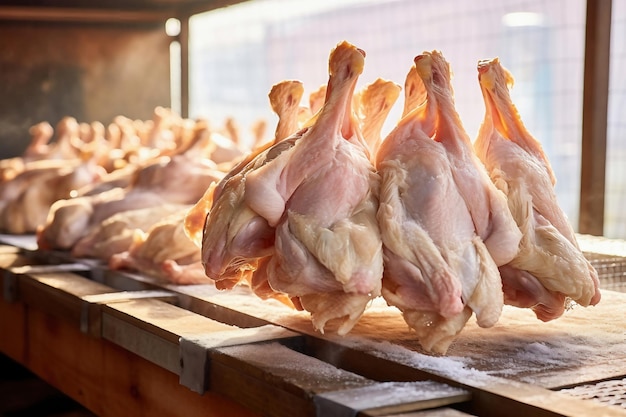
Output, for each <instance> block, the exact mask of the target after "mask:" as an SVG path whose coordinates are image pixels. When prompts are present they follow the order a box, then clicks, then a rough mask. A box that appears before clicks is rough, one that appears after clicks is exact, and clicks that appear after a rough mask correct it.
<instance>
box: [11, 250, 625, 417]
mask: <svg viewBox="0 0 626 417" xmlns="http://www.w3.org/2000/svg"><path fill="white" fill-rule="evenodd" d="M0 259H1V261H0V280H1V281H2V287H4V286H5V285H4V284H5V283H6V282H8V281H7V280H14V281H15V282H14V284H16V286H17V288H18V290H19V291H18V292H17V296H16V299H15V300H7V298H6V297H5V298H4V299H3V301H2V302H0V324H1V327H0V331H2V334H11V335H12V336H15V337H11V338H3V339H2V342H0V350H2V351H3V352H5V353H6V354H8V355H9V356H11V357H14V358H16V360H18V361H19V362H20V363H23V364H25V365H26V366H28V367H29V368H31V369H32V370H33V371H34V372H36V373H38V374H40V375H42V377H43V378H44V379H46V380H48V381H49V382H51V383H52V384H53V385H55V386H59V385H60V388H61V389H62V390H63V391H65V392H68V393H69V394H70V395H71V396H72V397H73V398H75V399H77V400H78V401H79V402H81V403H83V404H85V405H87V406H88V407H89V408H90V409H92V410H94V412H96V413H98V414H101V411H102V410H98V409H97V407H98V406H97V405H96V403H97V400H98V399H97V398H95V395H96V394H94V393H93V392H92V390H98V389H100V388H102V387H101V386H99V385H98V383H97V382H96V381H97V380H98V379H101V378H103V377H104V378H107V377H109V376H108V375H109V374H110V373H112V372H117V373H123V374H126V378H127V379H133V378H138V376H137V375H135V374H133V373H132V372H133V369H134V368H133V367H132V366H130V367H129V366H127V365H128V364H127V362H133V361H136V360H139V361H141V362H142V363H144V362H145V363H146V364H147V365H146V366H148V367H149V368H150V367H153V366H155V367H156V368H157V369H159V371H160V372H165V374H164V375H168V377H167V378H168V381H165V380H163V378H164V376H163V375H162V376H161V377H160V378H161V379H160V380H152V379H151V380H149V381H146V382H143V383H145V384H148V385H150V386H151V384H155V385H154V386H153V388H152V389H154V390H155V391H158V390H159V389H161V388H158V387H160V386H168V387H169V386H170V384H174V385H176V386H177V387H178V389H182V390H184V392H186V394H185V396H189V395H190V394H194V393H193V391H192V390H191V389H189V388H187V387H191V388H192V389H196V390H199V391H200V392H203V390H205V389H208V393H207V394H205V395H210V396H216V395H217V396H218V398H222V397H220V396H219V395H223V396H224V397H230V398H231V399H233V400H235V401H238V402H242V403H243V404H245V405H246V407H247V408H249V409H252V411H253V412H259V413H265V414H266V415H276V416H288V415H294V414H293V412H296V411H297V414H298V415H305V416H306V415H311V416H314V415H322V414H319V413H320V407H321V406H320V404H321V403H319V401H318V402H317V403H316V402H315V398H321V397H320V396H321V395H323V394H324V393H331V394H332V393H333V392H335V391H340V390H341V389H345V388H350V386H351V385H350V384H351V382H350V381H351V378H353V377H352V375H354V378H356V379H355V380H354V381H356V382H354V381H353V382H354V384H355V385H354V388H355V389H360V388H362V387H374V386H376V384H378V383H381V382H385V381H389V382H395V383H404V382H407V383H412V382H416V381H430V382H431V383H435V384H443V386H447V387H451V388H456V389H458V388H461V389H463V390H465V392H467V393H468V395H469V396H468V397H462V398H460V399H457V400H458V401H461V402H463V407H464V410H466V411H468V412H471V413H474V414H478V415H498V412H499V411H501V410H502V409H504V408H506V409H511V410H512V411H511V412H510V413H509V414H510V415H511V416H516V415H519V416H522V415H531V414H532V415H546V416H562V415H571V416H575V415H607V416H612V415H615V416H619V415H622V416H623V415H626V411H624V410H622V409H620V408H618V407H608V406H606V405H604V404H601V403H598V402H594V401H586V400H581V399H577V398H573V397H570V396H567V395H565V394H560V393H555V392H552V391H550V390H549V389H547V388H558V387H561V386H569V385H576V384H579V383H582V382H589V381H595V380H598V379H605V378H613V377H615V376H623V375H626V318H625V317H624V314H623V305H626V294H621V293H615V292H611V291H603V300H602V302H601V303H600V304H599V305H598V306H596V307H593V308H582V307H576V308H573V309H571V310H569V311H567V312H566V313H565V315H564V316H563V317H562V318H560V319H558V320H555V321H553V322H550V323H542V322H540V321H538V320H537V319H536V318H535V317H534V315H533V314H532V312H531V311H529V310H522V309H515V308H508V307H507V308H505V310H504V313H503V316H502V318H501V320H500V322H499V323H498V324H497V325H496V326H494V327H493V328H491V329H481V328H479V327H477V326H476V325H475V324H474V323H473V322H470V323H468V325H467V326H466V328H465V329H464V330H463V332H462V333H461V334H460V335H459V337H458V338H457V340H456V341H455V342H454V343H453V344H452V346H451V348H450V350H449V352H448V355H447V356H433V355H428V354H425V352H423V351H422V350H421V348H420V347H419V344H418V343H417V341H416V340H415V338H414V335H413V333H412V332H411V331H409V330H408V328H407V326H406V324H405V323H404V321H403V319H402V317H401V316H400V314H399V312H398V311H397V310H396V309H394V308H390V307H388V306H386V305H385V303H384V302H383V301H382V300H377V301H375V302H374V303H372V305H371V306H370V307H369V308H368V310H367V311H366V313H365V314H364V316H363V318H362V319H361V320H360V322H359V323H358V324H357V325H356V326H355V328H354V329H353V331H352V332H351V333H350V334H349V335H348V336H345V337H339V336H336V335H334V334H333V332H332V330H333V329H332V328H328V329H327V330H328V331H327V333H326V334H325V335H321V334H320V333H319V332H317V331H315V330H314V329H313V328H312V326H311V322H310V319H309V317H308V314H307V313H305V312H297V311H294V310H292V309H290V308H288V307H286V306H285V305H283V304H282V303H279V302H276V301H263V300H261V299H259V298H257V297H256V296H254V295H252V294H251V293H250V292H249V291H248V290H246V289H244V288H238V289H236V290H233V291H218V290H216V289H215V288H214V287H213V286H211V285H196V286H174V285H166V284H163V283H160V282H158V281H155V280H152V279H150V278H146V277H141V278H138V279H135V278H133V276H130V275H127V274H121V273H117V272H113V271H97V270H95V269H94V271H92V272H93V275H94V276H96V277H98V279H100V280H101V282H95V281H92V280H90V279H88V278H85V277H83V276H80V275H78V274H74V273H72V272H66V271H58V270H52V271H49V272H47V273H46V272H45V268H33V269H31V272H28V268H24V267H23V265H22V264H23V262H24V260H22V259H20V255H19V254H17V255H16V254H15V253H12V252H10V251H8V253H5V254H2V255H0ZM94 268H95V267H94ZM7 271H9V274H7V273H6V272H7ZM15 272H17V273H15ZM81 273H82V272H81ZM129 288H130V290H129ZM145 296H147V297H148V298H143V297H145ZM85 305H86V306H87V307H88V308H87V309H85ZM63 306H65V307H63ZM67 306H69V308H68V307H67ZM62 307H63V308H66V309H67V312H66V313H59V312H60V311H63V308H62ZM85 311H88V312H89V320H88V321H87V325H85V317H84V314H85ZM94 317H96V318H97V320H95V319H94ZM33 318H36V319H33ZM607 318H610V320H609V319H607ZM77 321H78V323H77ZM94 323H95V324H94ZM57 328H63V329H65V330H63V334H61V333H59V334H56V335H55V336H51V335H50V334H47V333H50V332H57V330H54V329H57ZM51 329H52V330H51ZM265 329H269V330H267V331H266V330H265ZM285 329H287V330H285ZM70 330H71V331H70ZM81 330H82V331H81ZM41 334H47V336H46V337H53V338H54V339H55V342H54V343H52V344H51V343H48V344H47V346H46V348H50V349H54V350H55V352H54V355H56V356H59V359H56V358H52V361H49V360H45V361H42V360H41V357H40V356H37V357H36V354H35V353H34V351H33V344H35V346H38V345H39V344H42V345H45V342H44V340H45V337H44V336H42V335H41ZM58 339H64V341H61V340H58ZM263 341H269V342H270V343H269V344H268V343H263V344H261V345H260V344H259V342H263ZM183 342H185V343H183ZM79 345H80V346H81V347H80V349H81V352H83V351H85V352H89V353H85V354H84V355H83V353H78V354H75V355H71V354H69V355H68V354H67V352H56V350H57V349H63V350H69V351H73V350H75V349H76V346H79ZM83 345H85V346H86V347H84V346H83ZM231 345H235V346H234V347H230V346H231ZM185 346H187V348H185ZM39 348H41V347H39ZM109 348H115V350H116V351H119V352H118V353H117V354H119V355H122V353H123V356H126V355H127V356H128V359H127V362H125V361H124V360H120V361H119V363H118V362H117V361H111V362H107V363H106V364H104V363H103V360H104V359H103V356H104V354H103V353H102V350H104V349H106V350H107V352H108V350H109ZM41 349H44V348H41ZM185 349H187V350H185ZM278 350H280V352H278ZM42 351H43V350H42ZM42 351H38V353H37V354H39V353H41V352H42ZM33 355H34V356H33ZM183 359H184V360H183ZM190 360H191V362H190ZM93 361H95V363H92V362H93ZM83 362H85V363H83ZM87 362H89V363H87ZM183 362H186V363H187V365H189V363H191V364H192V366H195V367H197V369H199V372H195V373H193V372H192V373H191V374H190V373H189V372H188V371H189V368H187V370H186V371H187V372H185V368H184V366H183ZM307 364H309V365H307ZM311 364H313V365H311ZM96 365H97V366H96ZM93 367H97V369H92V368H93ZM331 370H332V371H331ZM98 372H102V373H104V374H103V375H98ZM129 372H131V374H130V375H128V373H129ZM142 372H143V371H142ZM150 372H156V371H150ZM143 376H144V375H143V374H142V375H141V377H142V378H143ZM76 378H78V379H79V380H80V381H79V382H78V383H77V384H75V385H73V384H70V383H68V382H67V380H68V379H70V380H71V379H76ZM120 378H121V377H120ZM169 378H171V379H173V381H174V382H173V383H172V382H171V381H170V380H169ZM142 381H143V380H142ZM126 383H127V384H128V382H126ZM64 384H68V385H67V386H64ZM79 386H80V387H81V388H77V387H79ZM106 388H107V389H109V387H106ZM116 388H119V387H117V386H116V387H111V389H113V390H114V389H116ZM168 389H169V388H168ZM125 395H128V393H125ZM176 395H177V396H178V395H182V394H179V393H177V394H176ZM332 395H335V394H332ZM332 395H331V397H332ZM92 396H94V398H92ZM120 396H122V394H120ZM140 397H141V396H140ZM202 397H204V396H202ZM142 398H143V397H142ZM186 398H188V399H189V398H196V397H186ZM337 398H341V395H338V397H337ZM444 398H446V396H445V395H444V396H443V397H442V398H439V399H436V402H435V404H436V406H439V407H440V406H445V404H446V402H445V401H446V400H445V399H444ZM470 398H471V399H470ZM457 400H455V401H457ZM129 401H137V399H136V398H134V397H133V396H132V395H131V396H130V399H129ZM161 401H163V400H162V399H161ZM193 401H197V400H193ZM176 402H178V398H177V399H176ZM90 404H91V405H90ZM350 404H354V403H351V402H349V401H348V402H347V404H342V403H337V404H335V403H332V402H331V405H332V406H333V407H335V408H334V409H333V410H335V411H337V410H344V411H345V410H349V411H350V412H354V413H359V415H362V416H367V415H384V414H385V413H386V412H387V410H386V409H384V408H383V409H380V410H378V411H376V410H375V408H374V409H372V408H371V407H370V408H369V409H361V410H354V409H352V408H350V407H352V405H350ZM135 406H136V405H131V406H130V407H131V408H132V407H135ZM403 407H405V408H403ZM94 408H96V409H94ZM357 408H358V407H357ZM418 409H419V406H417V405H416V403H415V402H412V401H408V400H407V401H406V402H404V403H402V404H400V408H394V409H393V412H405V413H413V412H414V411H416V410H418ZM165 410H166V411H165V413H164V414H154V415H168V414H167V410H168V408H167V407H165ZM294 410H295V411H294ZM537 410H541V413H539V414H537ZM153 411H154V412H155V413H156V408H155V409H154V410H153ZM247 412H250V411H249V410H248V411H247ZM529 413H530V414H529ZM109 415H114V414H109ZM339 415H341V414H339Z"/></svg>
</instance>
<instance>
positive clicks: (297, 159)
mask: <svg viewBox="0 0 626 417" xmlns="http://www.w3.org/2000/svg"><path fill="white" fill-rule="evenodd" d="M363 65H364V53H363V51H361V50H359V49H358V48H356V47H355V46H353V45H351V44H349V43H347V42H342V43H340V44H339V45H337V47H336V48H335V49H334V50H333V51H332V53H331V56H330V60H329V72H330V78H329V82H328V88H327V95H326V101H325V103H324V106H323V107H322V109H321V110H320V112H319V115H318V117H317V119H316V121H315V123H314V124H313V125H312V126H311V127H310V128H309V129H308V130H307V131H306V132H305V133H304V134H303V135H302V137H300V138H299V139H298V140H297V141H296V143H295V145H293V147H291V148H290V149H288V150H286V151H284V152H282V153H281V154H280V155H278V156H277V157H276V158H274V159H273V160H272V161H270V162H268V163H266V164H264V165H263V166H261V167H260V168H258V169H256V170H254V171H252V172H250V173H249V174H248V175H247V180H246V193H245V196H244V198H245V202H246V203H247V204H248V205H249V207H250V208H251V209H252V210H253V211H254V212H255V213H257V214H258V215H260V216H261V217H262V218H263V219H264V220H265V221H266V222H267V225H268V226H269V227H270V228H272V229H275V242H274V243H275V245H274V253H273V254H272V256H271V258H270V259H269V260H268V264H267V266H266V267H265V268H266V271H265V273H266V274H267V279H268V281H269V284H270V286H271V288H272V289H273V290H275V291H279V292H283V293H285V294H288V295H289V296H290V297H291V298H293V299H295V302H296V303H299V304H300V305H301V306H302V307H303V308H304V309H305V310H307V311H309V312H310V313H311V319H312V322H313V325H314V326H315V327H316V328H317V329H319V330H320V331H323V330H324V328H325V326H326V325H327V323H328V322H334V323H333V324H337V325H338V330H337V332H338V333H339V334H345V333H347V332H348V331H350V329H351V328H352V327H353V325H354V324H355V322H356V321H357V320H358V319H359V317H360V316H361V314H362V313H363V311H364V310H365V307H366V306H367V304H368V303H369V301H370V300H371V299H372V298H374V297H376V296H378V295H379V294H380V287H381V277H382V268H383V265H382V242H381V238H380V232H379V230H378V223H377V221H376V210H377V208H378V199H377V196H378V186H379V178H378V175H377V174H376V172H375V170H374V168H373V166H372V164H371V162H370V161H369V153H368V150H367V146H366V144H365V141H364V139H363V137H362V135H361V132H360V130H359V126H358V123H357V121H356V120H355V118H354V116H353V114H352V105H351V104H352V96H353V93H354V88H355V85H356V82H357V79H358V77H359V75H360V74H361V72H362V70H363Z"/></svg>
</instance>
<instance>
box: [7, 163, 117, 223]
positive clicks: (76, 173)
mask: <svg viewBox="0 0 626 417" xmlns="http://www.w3.org/2000/svg"><path fill="white" fill-rule="evenodd" d="M40 162H42V164H41V166H37V167H31V169H28V170H26V171H23V172H21V173H20V174H18V175H17V176H16V177H15V178H13V179H11V180H9V181H7V182H4V183H0V230H2V231H4V232H7V233H13V234H24V233H35V232H36V230H37V228H38V227H39V226H40V225H41V224H43V223H44V222H45V221H46V218H47V216H48V212H49V210H50V208H51V206H53V204H54V203H55V202H56V201H57V200H61V199H65V198H69V197H70V196H71V194H72V193H73V192H75V190H76V189H79V188H81V187H83V186H86V185H90V184H94V183H97V182H99V181H100V180H101V179H102V177H103V176H104V175H105V171H104V169H102V167H100V166H98V165H96V164H95V163H93V161H87V162H80V161H75V160H71V161H64V162H63V163H61V164H58V163H56V162H55V163H52V164H50V163H48V162H53V161H47V160H44V161H40Z"/></svg>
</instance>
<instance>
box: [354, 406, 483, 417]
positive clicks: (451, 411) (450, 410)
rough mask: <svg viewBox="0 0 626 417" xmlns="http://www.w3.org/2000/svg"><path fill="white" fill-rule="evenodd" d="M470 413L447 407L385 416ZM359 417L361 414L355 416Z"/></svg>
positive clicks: (434, 416)
mask: <svg viewBox="0 0 626 417" xmlns="http://www.w3.org/2000/svg"><path fill="white" fill-rule="evenodd" d="M469 416H472V414H467V413H464V412H463V411H459V410H456V409H454V408H449V407H441V408H434V409H432V410H422V411H413V412H410V413H401V414H393V415H391V414H390V415H388V416H385V417H469ZM357 417H361V416H357Z"/></svg>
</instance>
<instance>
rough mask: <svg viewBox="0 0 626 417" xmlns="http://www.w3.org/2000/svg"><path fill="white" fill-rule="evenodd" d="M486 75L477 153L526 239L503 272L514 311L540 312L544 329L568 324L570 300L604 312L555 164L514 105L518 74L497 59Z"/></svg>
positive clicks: (482, 68) (487, 64) (483, 65)
mask: <svg viewBox="0 0 626 417" xmlns="http://www.w3.org/2000/svg"><path fill="white" fill-rule="evenodd" d="M478 72H479V81H480V87H481V91H482V94H483V98H484V101H485V106H486V113H485V119H484V122H483V124H482V126H481V128H480V131H479V135H478V138H477V140H476V141H475V144H474V147H475V149H476V154H477V155H478V156H479V157H480V159H481V160H482V161H483V163H484V164H485V166H486V168H487V170H488V171H489V173H490V176H491V179H492V180H493V182H494V183H495V185H496V186H497V187H498V188H499V189H501V190H502V191H503V192H504V193H505V194H506V195H507V200H508V205H509V207H510V210H511V212H512V214H513V217H514V218H515V221H516V222H517V225H518V226H519V228H520V230H521V232H522V233H523V238H522V240H521V243H520V250H519V253H518V254H517V255H516V256H515V258H514V259H513V260H511V261H510V262H509V263H507V265H506V266H505V267H502V268H500V272H501V274H502V282H503V286H504V293H505V300H506V302H507V304H511V305H515V306H518V307H529V308H532V309H533V310H534V311H535V313H536V315H537V317H538V318H539V319H541V320H543V321H548V320H552V319H554V318H557V317H559V316H561V315H562V314H563V312H564V310H565V302H566V298H571V299H572V300H574V301H575V302H576V303H578V304H581V305H583V306H587V305H595V304H597V303H598V302H599V301H600V291H599V289H598V276H597V272H596V271H595V269H594V268H593V267H592V266H591V264H590V263H589V261H587V260H586V259H585V257H584V256H583V254H582V252H581V251H580V249H579V248H578V244H577V242H576V238H575V236H574V232H573V229H572V227H571V225H570V224H569V222H568V220H567V218H566V216H565V214H564V213H563V211H562V209H561V208H560V207H559V205H558V202H557V199H556V194H555V192H554V184H555V181H556V179H555V175H554V172H553V171H552V168H551V166H550V162H549V161H548V158H547V157H546V155H545V153H544V151H543V149H542V147H541V144H540V143H539V142H538V141H537V140H536V139H535V138H534V137H533V136H532V135H531V134H530V133H529V132H528V131H527V130H526V128H525V126H524V124H523V123H522V121H521V119H520V116H519V113H518V112H517V109H516V108H515V106H514V104H513V102H512V100H511V97H510V95H509V86H510V85H512V81H513V78H512V76H511V74H510V73H509V72H508V71H507V70H505V69H504V68H503V67H502V66H501V64H500V62H499V60H498V59H497V58H496V59H492V60H488V61H481V62H480V63H479V65H478Z"/></svg>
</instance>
